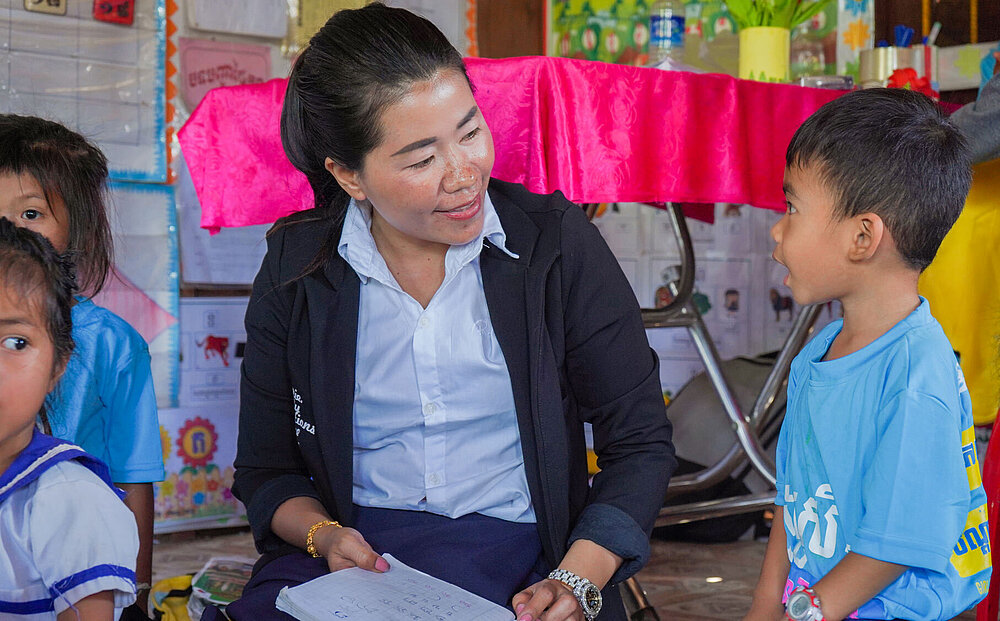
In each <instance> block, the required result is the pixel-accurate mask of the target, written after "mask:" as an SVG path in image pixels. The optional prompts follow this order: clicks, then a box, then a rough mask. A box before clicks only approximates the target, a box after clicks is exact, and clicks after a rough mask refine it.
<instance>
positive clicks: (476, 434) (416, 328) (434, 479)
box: [337, 193, 535, 522]
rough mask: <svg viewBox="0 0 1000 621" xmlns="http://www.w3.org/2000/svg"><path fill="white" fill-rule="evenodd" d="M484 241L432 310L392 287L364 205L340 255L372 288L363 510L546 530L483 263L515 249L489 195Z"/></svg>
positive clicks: (358, 476) (360, 461)
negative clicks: (493, 252) (489, 254)
mask: <svg viewBox="0 0 1000 621" xmlns="http://www.w3.org/2000/svg"><path fill="white" fill-rule="evenodd" d="M483 216H484V217H483V230H482V233H481V234H480V235H479V236H478V237H476V239H474V240H472V241H471V242H469V243H467V244H463V245H461V246H452V247H450V248H449V249H448V252H447V254H446V255H445V276H444V281H443V282H442V283H441V287H440V288H439V289H438V290H437V292H436V293H435V294H434V297H433V298H432V299H431V301H430V303H429V304H428V305H427V308H426V309H424V308H422V307H421V306H420V304H419V303H418V302H417V301H416V300H415V299H413V298H412V297H411V296H410V295H409V294H407V293H405V292H404V291H403V290H402V288H401V287H400V286H399V284H398V283H397V282H396V279H395V278H394V277H393V276H392V274H391V272H390V271H389V268H388V267H387V266H386V263H385V260H384V259H383V258H382V256H381V255H380V254H379V252H378V249H377V248H376V246H375V240H374V239H372V236H371V231H370V228H371V215H370V211H369V209H368V208H364V207H361V206H359V205H357V204H356V203H355V202H354V201H353V200H352V201H351V203H350V205H349V206H348V208H347V214H346V217H345V221H344V229H343V232H342V234H341V237H340V244H339V246H338V248H337V250H338V252H339V253H340V255H341V256H342V257H343V258H344V260H345V261H347V262H348V264H350V266H351V267H352V268H353V269H354V271H355V272H356V273H357V274H358V276H359V278H360V279H361V294H360V296H361V299H360V309H359V313H358V350H357V361H356V366H355V378H356V380H355V385H354V502H355V503H357V504H359V505H361V506H367V507H381V508H391V509H409V510H419V511H429V512H431V513H437V514H440V515H446V516H448V517H452V518H456V517H460V516H463V515H466V514H469V513H481V514H483V515H487V516H491V517H496V518H500V519H504V520H509V521H514V522H534V521H535V512H534V509H533V508H532V505H531V497H530V495H529V493H528V482H527V478H526V476H525V471H524V457H523V454H522V452H521V440H520V436H519V434H518V427H517V416H516V413H515V411H514V395H513V391H512V388H511V383H510V375H509V374H508V372H507V364H506V361H505V360H504V356H503V352H501V351H500V344H499V343H498V342H497V338H496V335H495V334H494V333H493V323H492V321H491V320H490V313H489V308H488V307H487V305H486V294H485V293H484V291H483V277H482V272H481V271H480V266H479V254H480V252H481V250H482V247H483V243H484V241H486V240H488V241H489V242H490V244H492V245H493V246H496V247H497V248H499V249H500V250H502V251H504V252H506V253H507V254H509V255H510V256H513V257H514V258H517V255H516V254H514V253H512V252H510V251H509V250H507V248H506V245H505V244H506V235H505V234H504V231H503V228H502V226H501V224H500V219H499V218H498V217H497V214H496V211H495V210H494V208H493V202H492V201H491V200H490V197H489V193H487V194H486V196H485V200H484V201H483Z"/></svg>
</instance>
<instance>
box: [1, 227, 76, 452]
mask: <svg viewBox="0 0 1000 621" xmlns="http://www.w3.org/2000/svg"><path fill="white" fill-rule="evenodd" d="M70 256H71V255H70V254H69V253H65V254H59V253H58V252H56V250H55V248H53V247H52V244H51V243H49V240H47V239H46V238H45V237H44V236H42V235H39V234H38V233H35V232H34V231H31V230H29V229H26V228H22V227H19V226H15V225H14V223H13V222H11V221H10V220H8V219H7V218H0V289H3V291H4V292H11V290H13V291H12V292H13V294H14V295H15V296H17V297H18V298H20V299H22V300H26V301H28V302H29V303H34V304H36V305H37V310H38V311H41V312H42V313H43V315H44V319H45V329H46V332H47V333H48V335H49V338H50V339H51V340H52V346H53V349H54V350H55V356H54V359H53V365H54V368H53V371H54V370H55V368H60V369H61V368H63V367H65V365H66V363H67V362H68V361H69V357H70V355H71V354H72V353H73V319H72V308H73V293H74V292H75V290H76V283H75V278H74V270H73V264H72V261H71V260H70V259H69V257H70ZM39 414H40V415H41V418H42V422H43V425H44V427H45V431H46V433H48V432H49V429H48V419H47V418H46V416H45V411H44V408H43V409H42V411H41V412H40V413H39Z"/></svg>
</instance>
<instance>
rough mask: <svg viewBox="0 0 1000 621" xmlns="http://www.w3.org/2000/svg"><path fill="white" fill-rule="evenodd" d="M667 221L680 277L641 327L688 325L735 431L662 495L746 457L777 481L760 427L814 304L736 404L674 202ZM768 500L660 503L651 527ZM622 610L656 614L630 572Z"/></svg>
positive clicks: (781, 401) (769, 499)
mask: <svg viewBox="0 0 1000 621" xmlns="http://www.w3.org/2000/svg"><path fill="white" fill-rule="evenodd" d="M666 209H667V212H668V213H669V214H670V223H671V228H672V229H673V233H674V237H675V238H676V240H677V245H678V248H679V249H680V254H681V265H680V276H679V278H678V279H677V280H676V281H673V282H671V283H668V285H667V286H668V287H669V288H670V291H671V293H672V294H673V296H674V297H673V300H671V302H670V303H669V304H668V305H667V306H665V307H663V308H658V309H642V319H643V323H644V324H645V326H646V328H647V329H660V328H686V329H687V330H688V332H689V333H690V334H691V339H692V341H693V342H694V345H695V348H696V349H697V351H698V355H699V357H700V358H701V360H702V363H703V364H704V365H705V370H706V372H707V373H708V377H709V379H710V381H711V382H712V386H713V387H714V388H715V392H716V393H717V394H718V396H719V399H720V400H721V402H722V407H723V409H724V410H725V413H726V416H727V417H728V418H729V420H730V423H731V425H732V429H733V431H734V432H735V434H736V441H735V442H734V443H733V446H732V447H731V448H730V449H729V451H728V452H727V453H726V454H725V455H724V456H723V457H722V458H720V459H719V460H718V461H717V462H716V463H714V464H712V465H710V466H707V467H706V468H704V469H703V470H700V471H698V472H695V473H692V474H686V475H682V476H677V477H674V478H673V479H671V481H670V486H669V488H668V491H667V497H668V498H670V497H671V496H677V495H678V494H681V493H686V492H693V491H699V490H704V489H706V488H708V487H711V486H713V485H715V484H717V483H719V482H720V481H722V480H723V479H725V478H726V477H727V476H730V475H731V474H733V473H736V472H740V471H741V470H742V469H743V468H745V467H746V466H747V464H748V463H749V464H750V466H752V467H753V469H754V470H756V471H757V472H758V473H759V474H760V475H761V476H762V477H764V479H765V480H766V481H768V482H769V483H770V484H771V485H772V486H773V485H774V483H775V469H774V463H773V461H772V460H771V458H770V456H769V455H768V454H767V453H766V452H765V451H764V450H763V445H764V442H763V441H762V435H761V434H762V431H763V430H765V429H769V428H773V427H774V426H776V424H777V423H778V422H780V420H781V418H782V417H783V416H784V411H785V410H784V408H785V398H784V395H785V387H786V385H787V383H788V371H789V369H790V368H791V363H792V359H793V358H794V357H795V355H796V354H798V352H799V350H801V349H802V346H803V345H805V343H806V341H807V340H808V338H809V335H810V333H811V332H812V329H813V326H814V325H815V323H816V318H817V316H818V315H819V310H820V307H819V306H818V305H812V306H803V307H801V308H800V309H799V311H798V313H797V314H796V316H795V319H794V321H793V322H792V327H791V330H790V331H789V333H788V336H787V337H786V338H785V342H784V344H783V345H782V347H781V349H780V350H779V351H778V356H777V359H776V360H775V362H774V366H773V367H772V368H771V371H770V372H769V374H768V376H767V378H766V379H765V381H764V385H763V387H762V388H761V390H760V393H759V394H758V395H757V398H756V400H755V401H754V404H753V407H752V408H751V409H750V411H749V412H747V413H744V412H743V411H741V409H740V406H739V403H738V402H737V401H736V398H735V397H734V393H733V390H732V388H731V387H730V385H729V382H728V381H727V380H726V376H725V375H724V374H723V372H722V359H721V358H720V357H719V352H718V350H716V348H715V343H714V342H713V341H712V338H711V336H710V335H709V333H708V329H707V328H706V327H705V323H704V321H702V318H701V314H700V313H699V312H698V309H697V308H696V307H695V305H694V302H693V301H692V294H693V293H694V273H695V257H694V245H693V244H692V242H691V235H690V233H689V231H688V227H687V223H686V221H685V220H684V214H683V212H682V211H681V208H680V206H679V205H677V204H673V203H670V204H668V205H667V206H666ZM773 504H774V491H773V490H772V491H769V492H765V493H758V494H746V495H741V496H733V497H730V498H720V499H715V500H708V501H702V502H693V503H685V504H678V505H671V506H664V507H663V508H661V509H660V513H659V516H658V517H657V519H656V525H657V526H668V525H671V524H684V523H687V522H694V521H697V520H705V519H709V518H714V517H721V516H725V515H736V514H740V513H749V512H752V511H758V510H760V509H765V508H767V507H770V506H771V505H773ZM619 590H620V592H621V594H622V599H623V600H624V602H625V608H626V611H627V612H628V614H629V619H631V620H632V621H654V620H658V619H659V616H658V615H657V614H656V611H655V610H654V609H653V607H652V606H651V605H650V604H649V601H648V599H647V598H646V594H645V592H644V591H643V590H642V587H641V586H640V585H639V583H638V581H637V580H635V578H629V579H628V580H626V581H625V582H623V583H622V584H621V585H620V588H619Z"/></svg>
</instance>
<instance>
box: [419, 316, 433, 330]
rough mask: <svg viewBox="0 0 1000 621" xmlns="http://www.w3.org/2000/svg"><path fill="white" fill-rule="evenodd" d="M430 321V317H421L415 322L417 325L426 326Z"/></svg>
mask: <svg viewBox="0 0 1000 621" xmlns="http://www.w3.org/2000/svg"><path fill="white" fill-rule="evenodd" d="M430 323H431V320H430V319H428V318H427V317H421V318H420V321H418V322H417V325H418V326H420V327H421V328H426V327H427V326H428V325H430Z"/></svg>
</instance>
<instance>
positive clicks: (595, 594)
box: [549, 569, 603, 621]
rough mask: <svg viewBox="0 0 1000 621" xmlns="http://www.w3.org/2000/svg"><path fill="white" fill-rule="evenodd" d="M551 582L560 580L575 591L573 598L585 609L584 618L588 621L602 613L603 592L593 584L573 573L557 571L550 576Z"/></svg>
mask: <svg viewBox="0 0 1000 621" xmlns="http://www.w3.org/2000/svg"><path fill="white" fill-rule="evenodd" d="M549 579H550V580H558V581H559V582H562V583H563V584H565V585H566V586H568V587H569V588H571V589H573V596H574V597H576V601H578V602H580V608H583V617H584V618H585V619H586V620H587V621H594V618H595V617H597V613H599V612H601V603H602V601H603V600H602V599H601V590H600V589H599V588H597V586H595V585H594V583H593V582H591V581H590V580H587V579H586V578H582V577H580V576H578V575H576V574H574V573H573V572H571V571H566V570H565V569H556V570H555V571H553V572H552V573H550V574H549Z"/></svg>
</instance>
